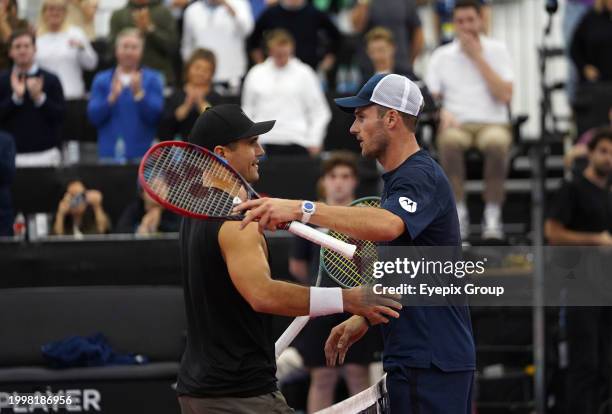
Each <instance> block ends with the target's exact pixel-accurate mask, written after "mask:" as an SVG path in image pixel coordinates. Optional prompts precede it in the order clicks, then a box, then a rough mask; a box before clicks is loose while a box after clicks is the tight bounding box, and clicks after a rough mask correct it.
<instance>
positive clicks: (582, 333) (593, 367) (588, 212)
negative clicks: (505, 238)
mask: <svg viewBox="0 0 612 414" xmlns="http://www.w3.org/2000/svg"><path fill="white" fill-rule="evenodd" d="M610 178H612V129H611V128H605V129H601V130H599V131H598V132H597V133H596V134H595V136H594V137H593V139H592V140H591V142H590V143H589V163H588V166H587V168H586V169H585V170H584V173H582V174H580V175H577V176H576V177H575V178H573V179H572V180H571V181H568V182H565V183H564V184H563V186H562V187H561V189H560V190H559V193H558V194H557V198H556V200H555V202H554V203H552V204H551V206H552V209H551V211H550V212H549V217H548V219H547V220H546V223H545V234H546V237H547V239H548V241H549V243H551V244H554V245H574V246H612V235H611V233H612V220H610V217H612V189H611V188H610ZM604 254H605V253H604ZM585 276H586V277H587V278H588V275H580V276H579V277H585ZM583 280H584V279H583ZM587 284H588V282H587ZM567 297H568V298H569V299H568V300H571V299H572V298H573V294H572V291H568V292H567ZM570 303H571V302H570ZM565 310H566V320H565V326H566V338H567V344H568V354H569V364H568V369H567V383H566V394H565V395H566V401H567V405H566V410H567V411H566V412H568V413H599V412H604V410H602V407H604V406H605V405H606V404H605V403H606V402H609V399H610V388H609V387H608V386H604V384H609V381H606V379H609V378H610V371H609V365H608V362H609V360H610V348H609V345H610V341H611V340H612V337H611V332H612V331H611V330H610V321H611V320H612V319H611V318H612V312H611V311H610V308H609V307H597V306H589V307H573V306H568V307H567V308H566V309H565Z"/></svg>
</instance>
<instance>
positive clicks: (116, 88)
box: [108, 71, 123, 105]
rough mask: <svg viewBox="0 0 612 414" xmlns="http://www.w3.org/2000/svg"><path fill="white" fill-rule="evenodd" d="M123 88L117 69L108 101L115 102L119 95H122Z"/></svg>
mask: <svg viewBox="0 0 612 414" xmlns="http://www.w3.org/2000/svg"><path fill="white" fill-rule="evenodd" d="M122 90H123V85H122V84H121V80H119V74H118V73H117V71H115V74H114V75H113V80H112V83H111V91H110V94H109V95H108V103H109V104H111V105H112V104H114V103H115V101H116V100H117V98H118V97H119V95H121V91H122Z"/></svg>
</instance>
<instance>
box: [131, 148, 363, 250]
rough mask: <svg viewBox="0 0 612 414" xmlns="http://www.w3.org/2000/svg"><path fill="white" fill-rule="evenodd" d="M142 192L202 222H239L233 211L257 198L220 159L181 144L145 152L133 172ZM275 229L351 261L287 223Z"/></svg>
mask: <svg viewBox="0 0 612 414" xmlns="http://www.w3.org/2000/svg"><path fill="white" fill-rule="evenodd" d="M138 178H139V180H140V183H141V184H142V187H143V188H144V190H145V191H146V192H147V193H148V194H149V195H150V196H151V197H152V198H153V199H154V200H155V201H157V202H158V203H159V204H160V205H162V206H163V207H164V208H167V209H168V210H170V211H173V212H175V213H177V214H180V215H183V216H187V217H193V218H198V219H204V220H242V219H243V218H244V215H243V214H234V213H233V208H234V207H235V206H236V205H237V204H240V203H242V202H243V201H246V200H249V199H253V198H259V194H257V192H256V191H255V190H253V188H252V187H251V186H250V185H249V184H248V183H247V182H246V181H245V180H244V178H242V177H241V176H240V174H238V172H237V171H236V170H234V169H233V168H232V167H231V166H230V165H229V164H228V163H227V161H225V160H224V159H223V158H221V157H219V156H217V155H216V154H214V153H213V152H211V151H208V150H207V149H205V148H201V147H199V146H197V145H193V144H189V143H186V142H182V141H164V142H160V143H159V144H157V145H154V146H153V147H151V148H150V149H149V150H148V151H147V153H146V154H145V155H144V157H143V159H142V161H141V162H140V167H139V169H138ZM279 228H282V229H284V230H288V231H290V232H291V233H293V234H295V235H297V236H300V237H303V238H305V239H307V240H310V241H311V242H313V243H316V244H318V245H320V246H324V247H326V248H327V249H330V250H333V251H334V252H336V253H338V254H340V255H341V256H343V257H345V258H352V257H353V254H354V252H355V249H356V246H354V245H351V244H349V243H347V242H345V241H343V240H340V239H337V238H334V237H331V236H328V235H326V234H324V233H322V232H320V231H317V230H315V229H313V228H312V227H308V226H306V225H305V224H302V223H299V222H296V221H293V222H291V223H284V224H282V225H281V226H279Z"/></svg>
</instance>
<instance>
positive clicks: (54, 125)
mask: <svg viewBox="0 0 612 414" xmlns="http://www.w3.org/2000/svg"><path fill="white" fill-rule="evenodd" d="M35 42H36V36H35V35H34V33H32V32H31V31H29V30H28V31H15V32H13V34H11V38H10V39H9V47H10V57H11V59H12V60H13V62H14V65H13V67H12V68H11V69H9V70H5V71H4V72H2V73H1V74H0V125H2V128H3V129H4V130H6V131H7V132H8V133H10V134H11V135H12V136H13V138H14V139H15V145H16V146H17V159H16V163H17V166H18V167H20V166H35V165H59V163H60V160H61V154H60V152H59V150H58V149H57V146H58V144H59V141H60V136H59V131H60V125H61V121H62V118H63V116H64V108H65V102H64V94H63V93H62V85H61V83H60V81H59V79H58V78H57V76H55V75H53V74H52V73H50V72H47V71H45V70H44V69H40V68H39V67H38V65H37V64H36V63H35V62H34V55H35V54H36V45H35Z"/></svg>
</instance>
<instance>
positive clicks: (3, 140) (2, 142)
mask: <svg viewBox="0 0 612 414" xmlns="http://www.w3.org/2000/svg"><path fill="white" fill-rule="evenodd" d="M14 175H15V142H14V141H13V137H12V136H10V135H9V134H7V133H6V132H0V236H1V237H6V236H12V235H13V204H12V201H11V184H12V182H13V176H14Z"/></svg>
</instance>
